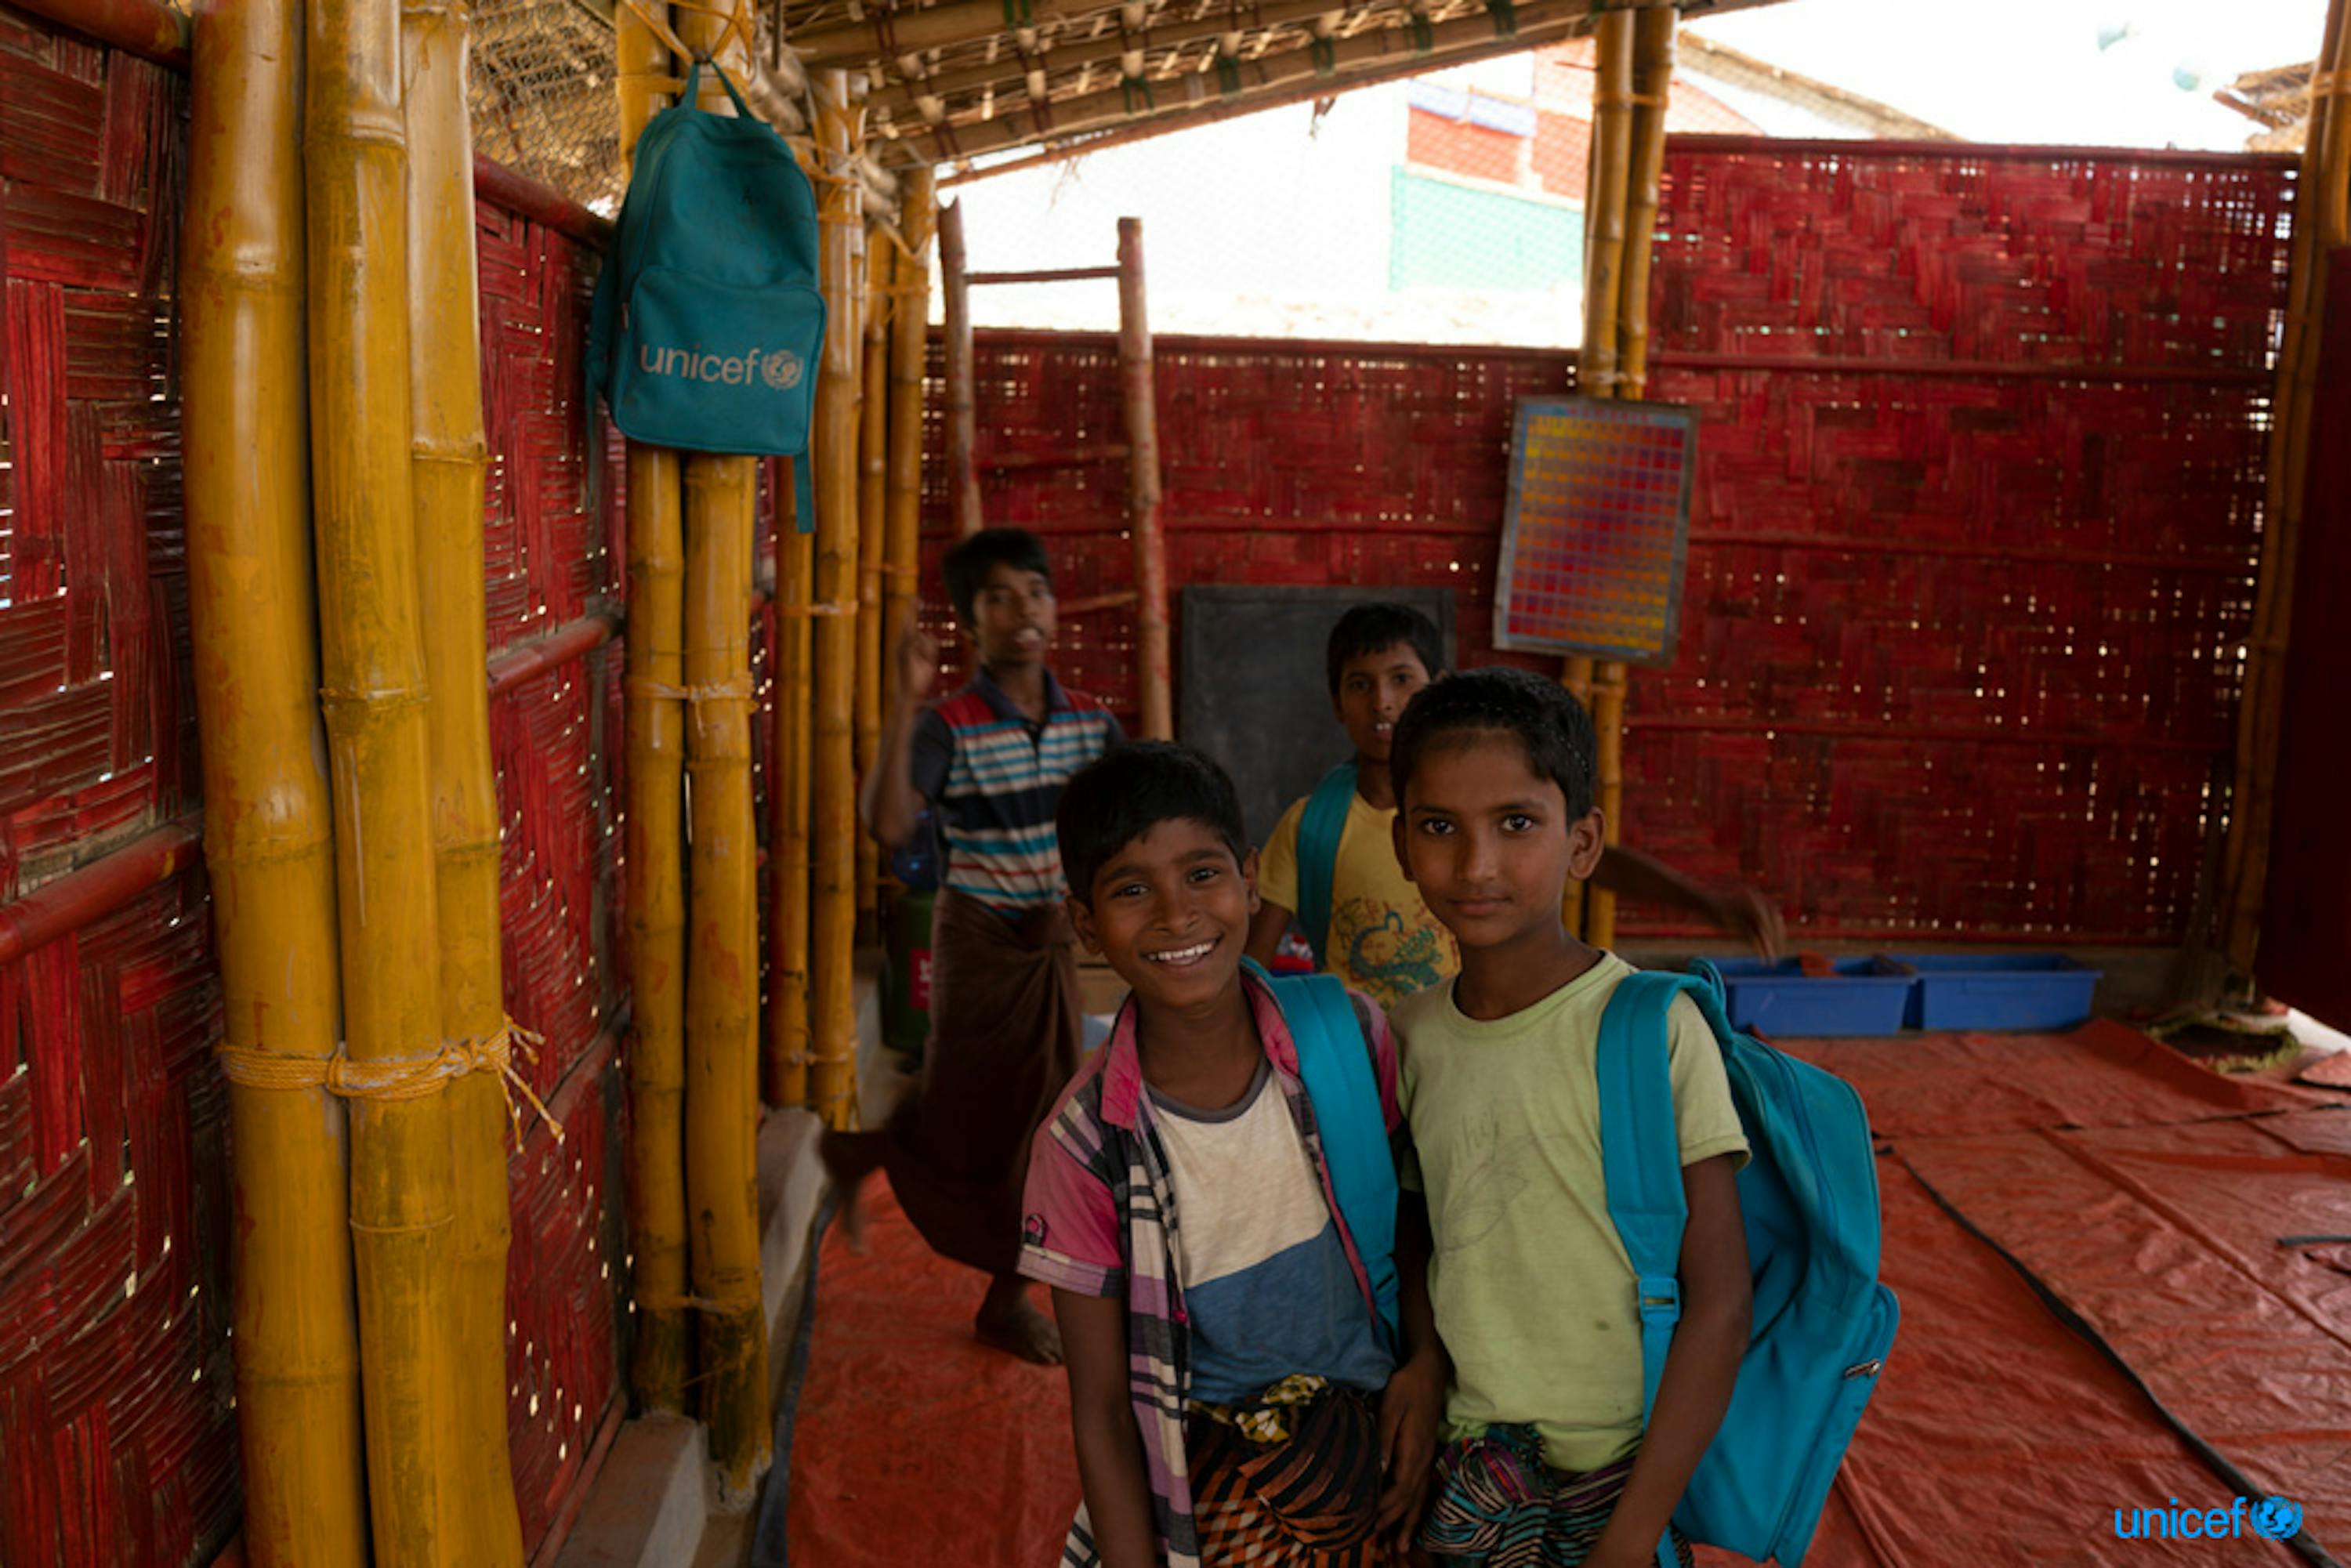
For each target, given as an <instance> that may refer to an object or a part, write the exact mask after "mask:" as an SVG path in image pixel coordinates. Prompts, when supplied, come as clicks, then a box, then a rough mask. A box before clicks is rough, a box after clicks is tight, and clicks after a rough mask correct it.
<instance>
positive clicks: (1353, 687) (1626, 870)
mask: <svg viewBox="0 0 2351 1568" xmlns="http://www.w3.org/2000/svg"><path fill="white" fill-rule="evenodd" d="M1324 664H1325V674H1327V675H1328V677H1329V679H1330V683H1331V706H1332V709H1333V710H1334V711H1336V713H1337V714H1338V716H1339V722H1340V723H1341V724H1343V725H1344V726H1346V728H1347V737H1348V739H1350V740H1352V741H1353V743H1354V747H1355V763H1354V766H1355V793H1354V796H1353V799H1352V800H1349V801H1348V802H1347V818H1346V825H1345V827H1344V828H1343V830H1342V831H1341V832H1340V835H1339V847H1338V853H1337V857H1336V859H1335V860H1334V862H1333V863H1332V875H1331V885H1330V886H1329V887H1328V888H1326V889H1322V890H1321V891H1322V894H1323V899H1322V904H1323V905H1324V907H1326V908H1327V910H1328V920H1327V925H1326V929H1325V930H1324V931H1322V932H1320V933H1317V932H1309V933H1307V941H1308V944H1309V945H1310V946H1314V947H1315V948H1316V950H1317V955H1318V958H1319V961H1320V963H1321V966H1322V968H1324V969H1326V970H1328V971H1330V972H1331V973H1332V974H1334V975H1336V976H1338V977H1340V978H1341V979H1343V980H1344V981H1346V983H1347V984H1348V985H1350V986H1352V987H1353V988H1355V989H1357V990H1359V991H1362V992H1364V994H1365V995H1366V996H1369V997H1371V998H1374V1000H1376V1001H1378V1002H1379V1003H1380V1004H1381V1005H1382V1006H1384V1007H1393V1006H1395V1004H1396V1003H1397V1002H1400V1001H1402V1000H1404V998H1406V997H1408V996H1411V995H1412V994H1413V993H1414V992H1416V991H1420V990H1425V989H1426V988H1428V987H1430V986H1433V985H1435V984H1436V983H1437V981H1439V980H1441V979H1444V978H1445V977H1447V976H1449V975H1451V974H1452V973H1453V972H1454V971H1455V970H1456V969H1458V968H1459V967H1461V959H1460V955H1459V953H1458V950H1457V949H1456V947H1455V946H1454V941H1453V937H1452V936H1451V935H1450V934H1449V933H1448V932H1447V931H1446V929H1445V928H1444V926H1443V925H1440V924H1438V922H1437V920H1436V919H1435V917H1433V916H1432V915H1430V914H1429V912H1428V905H1427V904H1426V903H1425V902H1423V901H1422V899H1421V896H1420V894H1418V893H1416V892H1415V891H1414V889H1413V885H1412V883H1411V882H1410V880H1408V879H1407V878H1406V877H1405V874H1404V873H1403V871H1402V870H1401V869H1400V868H1399V867H1398V866H1397V864H1396V856H1395V844H1394V841H1393V840H1392V839H1391V837H1390V827H1391V825H1392V824H1393V823H1394V822H1395V791H1394V790H1392V789H1390V788H1389V787H1388V748H1389V746H1390V743H1391V741H1392V739H1393V737H1394V736H1395V725H1396V718H1397V716H1398V715H1400V714H1402V713H1403V712H1404V710H1405V704H1407V703H1409V702H1411V701H1412V698H1413V694H1414V693H1416V692H1417V691H1419V690H1420V689H1421V688H1422V687H1423V686H1426V685H1428V684H1429V683H1430V682H1431V681H1433V680H1435V679H1437V677H1438V676H1440V675H1442V674H1444V673H1445V653H1444V647H1443V643H1442V641H1441V639H1440V637H1439V635H1438V632H1437V625H1436V623H1435V622H1432V621H1430V620H1429V618H1428V617H1427V616H1426V615H1423V614H1422V613H1421V612H1419V611H1417V610H1415V609H1413V608H1412V607H1411V606H1410V605H1408V604H1386V603H1382V604H1358V605H1356V606H1355V607H1354V608H1353V609H1352V610H1350V611H1348V612H1346V613H1345V614H1344V615H1342V616H1341V617H1339V622H1338V624H1337V625H1335V626H1333V627H1332V628H1331V640H1330V645H1329V647H1328V649H1327V650H1326V651H1325V656H1324ZM1309 800H1311V797H1309V798H1307V799H1301V800H1297V801H1295V802H1293V803H1292V804H1291V806H1290V810H1287V811H1285V812H1283V813H1282V816H1281V821H1280V822H1279V823H1277V824H1276V825H1275V827H1274V830H1273V836H1272V837H1271V838H1270V839H1268V840H1267V841H1266V844H1265V850H1264V852H1263V853H1262V854H1261V855H1260V856H1259V862H1258V893H1259V896H1260V897H1261V898H1262V899H1263V900H1264V905H1263V907H1262V908H1260V909H1259V912H1258V914H1257V916H1256V918H1255V919H1254V920H1253V921H1252V922H1251V923H1250V925H1249V956H1250V957H1252V958H1255V959H1256V960H1257V961H1258V962H1259V963H1260V964H1267V965H1270V964H1271V963H1272V962H1273V957H1274V954H1275V953H1276V952H1277V951H1278V950H1279V949H1280V946H1281V940H1282V936H1283V934H1284V933H1286V932H1287V931H1288V930H1289V929H1290V923H1291V921H1292V920H1293V919H1295V918H1296V917H1297V916H1298V914H1299V912H1300V911H1302V910H1306V909H1308V908H1309V907H1310V905H1312V904H1315V903H1316V902H1317V901H1316V900H1315V899H1313V898H1312V897H1311V896H1310V894H1309V891H1308V890H1305V889H1301V887H1300V885H1299V874H1300V867H1299V853H1298V839H1299V829H1300V824H1301V821H1303V820H1304V818H1305V816H1306V812H1307V809H1308V804H1309ZM1592 881H1593V885H1594V886H1598V887H1604V888H1606V889H1607V890H1608V891H1609V892H1611V893H1614V894H1617V895H1618V896H1619V897H1625V898H1637V899H1643V900H1646V901H1650V902H1654V903H1660V904H1667V905H1668V906H1670V907H1674V908H1678V909H1687V910H1689V911H1691V912H1693V913H1695V914H1696V915H1698V916H1699V917H1700V918H1702V919H1704V920H1705V921H1707V922H1708V924H1709V925H1716V926H1719V927H1720V928H1721V929H1722V930H1724V931H1726V932H1729V933H1730V934H1731V935H1733V936H1738V937H1740V938H1741V939H1742V940H1745V941H1747V942H1750V943H1752V944H1753V945H1754V946H1755V948H1756V950H1757V951H1758V952H1759V953H1761V954H1762V955H1763V956H1765V957H1767V958H1773V957H1777V956H1779V951H1778V949H1779V945H1780V940H1781V935H1782V929H1781V925H1780V915H1779V912H1778V911H1777V910H1776V909H1775V908H1773V907H1772V905H1771V902H1770V901H1769V900H1768V899H1766V898H1764V897H1763V896H1762V895H1761V894H1758V893H1756V892H1755V891H1753V890H1752V889H1750V888H1734V889H1731V890H1730V891H1729V892H1727V893H1722V894H1715V893H1710V892H1708V890H1706V889H1704V888H1701V887H1699V886H1698V885H1697V884H1696V883H1692V882H1690V881H1688V880H1687V878H1685V877H1683V876H1681V875H1679V874H1677V873H1675V872H1674V871H1673V870H1671V869H1670V868H1668V867H1667V866H1666V865H1665V864H1664V863H1663V862H1659V861H1656V860H1654V859H1652V858H1651V857H1649V856H1647V855H1645V854H1642V853H1640V852H1637V851H1634V850H1628V849H1626V848H1625V847H1624V846H1623V845H1621V844H1612V845H1610V846H1609V847H1608V848H1607V849H1606V850H1605V851H1604V852H1603V853H1602V855H1601V860H1600V865H1599V867H1598V869H1597V870H1596V871H1595V872H1594V873H1593V877H1592Z"/></svg>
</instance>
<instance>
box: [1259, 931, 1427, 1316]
mask: <svg viewBox="0 0 2351 1568" xmlns="http://www.w3.org/2000/svg"><path fill="white" fill-rule="evenodd" d="M1249 969H1250V972H1251V973H1253V974H1255V975H1256V976H1257V977H1259V978H1260V979H1262V980H1264V981H1265V983H1266V984H1267V986H1268V987H1269V988H1271V990H1272V992H1273V999H1274V1001H1275V1002H1276V1003H1277V1004H1279V1005H1280V1009H1281V1019H1282V1022H1283V1023H1285V1024H1287V1025H1288V1026H1289V1028H1290V1043H1291V1044H1292V1045H1294V1046H1295V1047H1296V1048H1297V1050H1298V1076H1299V1079H1300V1081H1301V1082H1303V1083H1304V1084H1305V1085H1306V1097H1307V1099H1308V1100H1309V1101H1310V1102H1311V1103H1312V1104H1313V1106H1314V1126H1315V1130H1316V1132H1317V1133H1318V1134H1320V1135H1321V1137H1322V1159H1323V1163H1324V1164H1325V1165H1327V1166H1329V1167H1330V1171H1331V1190H1332V1194H1333V1195H1334V1196H1335V1197H1337V1198H1338V1200H1339V1212H1340V1214H1341V1216H1342V1217H1343V1218H1345V1220H1346V1222H1347V1232H1348V1234H1349V1235H1350V1236H1352V1237H1353V1238H1354V1241H1355V1255H1356V1256H1357V1257H1358V1258H1360V1259H1362V1260H1363V1264H1364V1276H1365V1278H1366V1279H1367V1280H1368V1281H1370V1284H1371V1288H1372V1306H1373V1309H1374V1312H1376V1313H1377V1314H1378V1317H1379V1323H1380V1332H1381V1333H1382V1334H1383V1335H1384V1337H1385V1342H1386V1344H1387V1346H1388V1348H1389V1349H1390V1350H1391V1351H1394V1350H1395V1348H1396V1347H1397V1346H1398V1345H1399V1344H1400V1343H1402V1336H1401V1330H1400V1322H1401V1319H1400V1312H1399V1307H1398V1287H1397V1281H1396V1266H1395V1227H1396V1175H1395V1154H1394V1152H1393V1151H1392V1150H1391V1149H1390V1147H1389V1145H1388V1126H1387V1116H1386V1114H1385V1113H1384V1112H1383V1111H1382V1110H1381V1109H1380V1085H1379V1080H1378V1078H1377V1077H1376V1076H1375V1075H1374V1073H1373V1071H1372V1053H1371V1049H1370V1042H1369V1041H1367V1040H1364V1030H1363V1025H1362V1023H1361V1021H1360V1020H1359V1019H1357V1018H1356V1017H1355V1004H1354V1003H1353V1001H1352V1000H1350V999H1349V998H1348V996H1347V988H1346V987H1344V986H1343V985H1341V984H1340V983H1339V982H1338V981H1337V980H1336V979H1334V978H1332V977H1331V976H1329V975H1286V976H1284V977H1281V978H1280V979H1275V978H1273V977H1270V976H1269V975H1267V974H1266V972H1265V971H1264V970H1263V969H1261V968H1259V967H1258V966H1257V965H1255V964H1253V963H1252V964H1250V965H1249Z"/></svg>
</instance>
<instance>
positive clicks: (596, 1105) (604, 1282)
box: [476, 204, 625, 1549]
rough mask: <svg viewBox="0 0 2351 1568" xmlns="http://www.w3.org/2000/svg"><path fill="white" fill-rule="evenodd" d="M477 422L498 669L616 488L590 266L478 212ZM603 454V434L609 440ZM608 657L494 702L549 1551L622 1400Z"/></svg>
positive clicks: (532, 1516)
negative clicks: (547, 1117)
mask: <svg viewBox="0 0 2351 1568" xmlns="http://www.w3.org/2000/svg"><path fill="white" fill-rule="evenodd" d="M476 232H477V235H478V237H479V243H480V258H481V278H482V348H483V364H482V377H483V405H484V415H485V422H486V433H487V436H488V440H489V449H490V459H491V467H490V478H489V485H488V493H487V497H486V507H485V511H486V517H485V520H484V528H485V531H484V556H485V563H484V570H485V577H486V586H487V597H488V616H489V647H490V651H491V653H494V654H495V653H497V652H499V651H500V650H501V649H503V648H509V647H513V646H515V645H517V644H520V643H528V642H530V641H532V640H534V639H536V638H538V637H542V636H545V635H547V634H548V633H549V632H553V631H554V630H556V629H557V628H558V627H559V626H561V625H563V624H564V623H566V622H571V621H575V620H577V619H579V618H580V616H582V615H584V614H586V613H587V612H589V611H590V610H591V609H593V608H596V607H598V606H599V605H601V604H604V603H606V602H609V601H612V600H614V599H616V598H617V597H618V596H619V593H620V591H621V586H620V583H619V580H618V579H619V564H618V563H619V562H620V560H621V559H622V537H621V522H620V518H621V516H622V481H623V477H624V476H623V473H622V465H621V463H620V462H619V461H618V455H619V454H618V448H617V447H616V446H614V445H612V444H610V443H609V442H608V443H607V444H606V445H605V449H604V455H605V470H604V474H603V476H602V478H601V487H600V490H599V494H598V496H597V497H596V500H597V503H598V510H597V511H596V512H594V513H592V514H591V512H590V508H589V506H588V501H589V496H588V485H587V469H586V464H585V462H584V461H583V455H584V454H585V453H586V452H588V451H589V450H590V447H589V441H588V435H587V433H586V432H585V431H584V430H583V428H582V426H581V412H582V405H581V391H580V354H581V350H582V347H583V343H584V329H585V322H586V316H587V302H588V297H589V293H590V289H591V287H592V286H593V282H594V276H595V265H596V258H595V256H594V255H593V253H592V252H589V251H587V250H585V249H584V248H583V247H582V246H580V245H579V244H578V243H577V242H576V241H573V240H571V239H569V238H567V237H566V236H565V235H561V234H559V233H557V232H556V231H554V230H552V229H549V228H546V227H544V226H542V225H538V224H534V223H530V222H528V221H526V220H524V219H522V218H518V217H516V216H514V215H513V214H508V213H506V212H503V211H500V210H498V209H496V208H494V207H491V206H489V205H486V204H485V205H483V206H481V207H480V208H479V210H478V217H477V221H476ZM599 434H600V435H601V434H605V433H604V432H603V430H602V427H601V426H600V427H599ZM621 669H622V664H621V655H620V652H619V649H618V648H617V646H613V647H607V648H603V649H599V650H596V651H595V652H592V653H589V654H588V655H587V656H586V657H585V658H582V659H579V660H574V661H572V662H570V663H568V664H563V665H561V666H559V667H558V668H556V669H553V670H550V671H549V672H547V673H546V674H541V675H538V676H537V677H535V678H534V679H532V680H529V681H527V682H525V683H523V684H522V685H518V686H517V687H515V688H514V689H513V690H511V691H509V692H507V693H505V694H503V695H500V696H498V697H496V699H495V700H493V702H492V703H491V705H490V743H491V752H492V758H493V761H494V763H495V766H496V770H497V787H498V808H499V812H500V817H501V830H502V834H503V841H502V844H501V852H500V873H501V884H500V896H501V902H502V912H501V919H502V925H503V926H504V936H505V948H504V956H505V964H506V1001H507V1011H508V1012H509V1013H510V1014H512V1015H513V1017H514V1019H516V1021H517V1022H518V1023H520V1024H522V1025H523V1026H524V1027H525V1028H527V1029H530V1030H536V1031H537V1032H538V1033H539V1034H540V1035H542V1036H544V1037H545V1044H544V1045H543V1046H542V1047H541V1048H540V1051H539V1057H538V1061H536V1062H535V1063H532V1064H530V1065H528V1067H525V1068H523V1069H522V1071H523V1072H524V1075H525V1076H526V1077H527V1078H528V1080H529V1082H530V1083H531V1086H532V1087H533V1088H534V1089H535V1090H537V1091H538V1093H540V1094H541V1095H543V1096H546V1097H548V1098H549V1099H550V1100H557V1097H558V1093H559V1090H560V1091H561V1093H562V1099H561V1100H560V1101H559V1102H558V1103H557V1104H556V1113H557V1115H558V1116H559V1119H560V1120H561V1121H562V1122H563V1124H564V1131H565V1134H566V1137H565V1141H564V1142H563V1143H562V1144H561V1145H557V1144H556V1143H555V1142H554V1141H553V1139H552V1137H551V1136H550V1135H549V1130H548V1129H547V1127H546V1126H545V1125H544V1124H532V1125H528V1130H527V1131H528V1135H527V1138H526V1141H525V1144H524V1145H523V1147H522V1148H521V1149H520V1150H519V1151H517V1153H516V1155H514V1157H513V1160H512V1164H511V1167H510V1179H511V1181H512V1184H513V1191H514V1216H513V1219H514V1240H513V1249H512V1251H511V1252H510V1253H509V1255H508V1262H507V1315H508V1318H509V1321H510V1323H511V1325H512V1326H511V1333H510V1335H509V1339H508V1343H507V1360H508V1367H509V1373H510V1375H509V1380H508V1390H507V1392H508V1406H507V1419H508V1421H509V1424H510V1425H509V1435H510V1438H511V1445H512V1452H513V1459H514V1469H515V1490H516V1499H517V1504H518V1506H519V1507H520V1509H521V1511H522V1520H523V1535H524V1541H525V1543H526V1544H527V1545H528V1546H530V1547H532V1548H534V1549H535V1548H536V1547H537V1545H538V1542H539V1540H540V1539H541V1537H542V1536H543V1535H544V1534H545V1533H546V1531H548V1529H549V1526H550V1524H551V1522H552V1521H553V1520H554V1517H555V1514H556V1511H557V1510H558V1509H559V1507H560V1506H561V1503H562V1501H563V1499H564V1496H565V1495H566V1493H567V1492H568V1491H569V1490H570V1489H571V1488H573V1487H574V1486H576V1485H577V1484H579V1482H580V1479H581V1477H582V1473H583V1470H582V1467H583V1465H584V1462H585V1460H586V1458H587V1453H588V1450H589V1448H590V1446H591V1444H592V1443H593V1440H594V1437H595V1435H596V1432H597V1430H598V1427H600V1425H601V1422H602V1421H603V1419H604V1416H605V1414H606V1412H607V1410H608V1409H609V1408H610V1406H611V1401H612V1400H613V1398H614V1397H615V1396H616V1395H617V1393H618V1390H619V1375H618V1367H619V1361H618V1351H617V1342H616V1338H615V1334H616V1324H615V1322H614V1302H615V1301H616V1299H617V1295H618V1291H619V1290H620V1288H621V1281H619V1280H618V1279H617V1278H616V1276H617V1275H618V1273H619V1270H618V1269H617V1268H616V1264H615V1256H614V1254H615V1249H617V1248H618V1246H619V1244H620V1243H619V1232H618V1229H617V1227H618V1226H619V1223H620V1218H619V1217H620V1212H621V1207H622V1205H621V1197H622V1195H621V1192H620V1189H619V1186H618V1182H617V1180H615V1179H613V1177H612V1176H611V1173H610V1172H608V1170H607V1168H606V1166H607V1165H608V1158H609V1157H617V1151H618V1147H619V1142H618V1139H617V1138H616V1137H613V1136H611V1133H612V1132H613V1131H615V1129H613V1128H611V1126H609V1125H608V1116H609V1107H610V1106H611V1103H613V1101H612V1097H611V1086H610V1085H609V1083H608V1082H606V1078H605V1075H606V1073H607V1072H608V1071H609V1070H610V1068H611V1062H612V1061H613V1044H614V1041H613V1039H612V1036H611V1025H612V1022H613V1019H614V1016H615V1012H616V1009H618V1008H619V1006H620V1005H621V1003H622V998H624V996H625V991H624V990H623V989H622V984H621V978H620V977H619V975H618V974H617V973H616V966H617V963H618V959H619V956H620V954H621V952H622V948H623V946H624V944H623V943H622V941H621V939H620V926H619V921H620V917H621V916H620V912H621V908H622V898H621V889H620V883H619V876H620V871H621V866H620V842H621V840H620V833H619V823H618V817H617V810H618V800H617V796H616V795H615V793H614V789H615V788H616V785H617V781H618V769H619V761H620V757H621V750H622V748H621V746H620V728H619V724H618V718H617V706H616V704H617V696H618V688H619V685H620V679H619V675H620V671H621Z"/></svg>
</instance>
